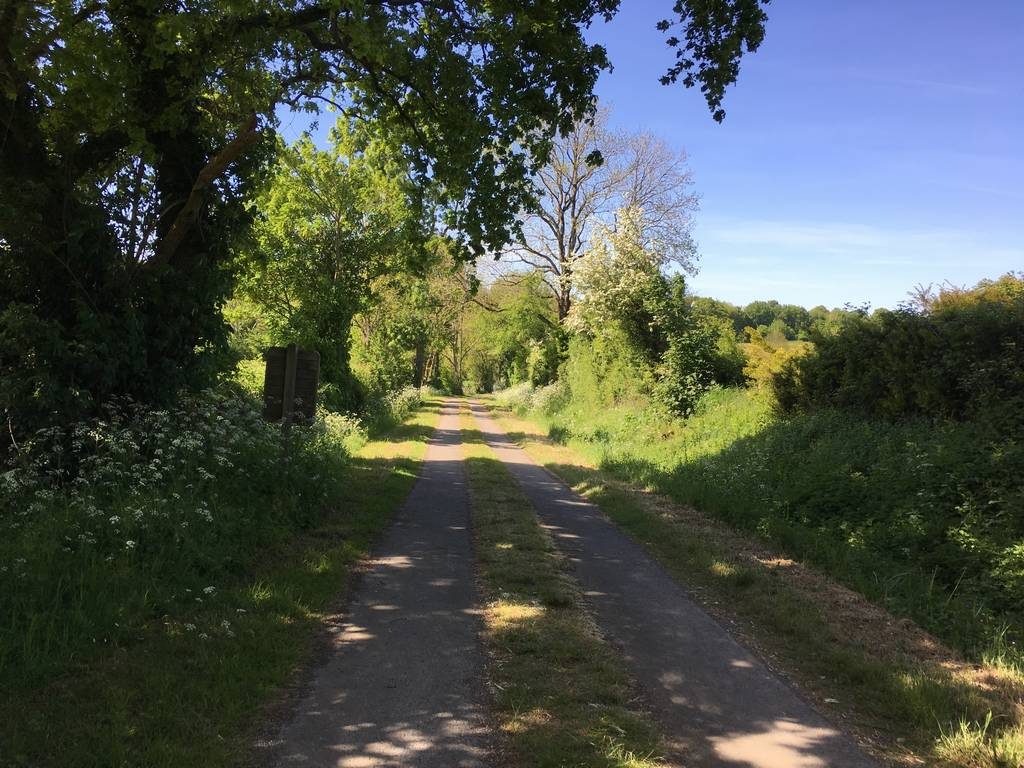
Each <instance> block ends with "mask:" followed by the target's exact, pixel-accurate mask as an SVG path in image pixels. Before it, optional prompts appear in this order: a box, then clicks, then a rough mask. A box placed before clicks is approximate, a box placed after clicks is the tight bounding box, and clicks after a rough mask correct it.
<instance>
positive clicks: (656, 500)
mask: <svg viewBox="0 0 1024 768" xmlns="http://www.w3.org/2000/svg"><path fill="white" fill-rule="evenodd" d="M495 415H497V416H498V417H499V419H500V421H501V422H502V424H503V426H504V427H505V428H506V429H507V431H508V432H509V433H510V436H511V437H513V438H514V439H516V440H517V441H518V442H519V443H520V444H521V445H522V446H523V447H524V448H525V449H526V450H527V451H528V452H529V453H530V455H531V456H533V458H534V459H535V460H537V461H539V462H540V463H542V464H544V465H545V466H546V467H548V468H549V469H551V470H552V471H554V472H556V473H557V474H559V475H560V476H561V477H562V478H563V479H564V480H565V481H566V482H567V483H568V484H569V485H571V486H572V487H573V488H574V489H575V490H576V491H577V492H578V493H580V494H581V495H583V496H585V497H587V498H588V499H590V500H591V501H593V502H595V503H596V504H597V505H598V506H599V507H600V508H601V509H602V511H603V512H604V513H605V514H606V515H608V517H609V518H611V519H612V520H613V521H614V522H615V523H617V524H618V525H619V526H620V527H622V528H623V529H624V530H625V531H626V532H628V533H629V534H630V535H631V536H632V537H633V538H634V539H636V540H637V541H639V542H640V543H642V544H643V545H645V546H646V547H647V548H648V549H649V550H650V551H651V553H652V554H653V555H654V556H655V557H656V558H657V559H658V560H659V561H660V562H661V563H662V564H663V565H664V566H665V567H666V568H668V569H669V571H670V572H672V573H673V575H675V576H676V577H677V578H678V580H679V581H680V582H681V583H683V584H685V585H686V586H687V588H688V589H689V590H690V591H691V593H692V594H693V595H694V596H695V597H696V598H697V599H698V600H699V601H700V602H701V603H702V604H703V605H704V606H705V607H706V608H707V609H708V611H709V612H710V613H712V614H713V615H716V616H717V617H718V618H719V619H720V620H721V621H723V622H724V623H726V624H728V625H729V626H730V628H731V629H732V631H734V632H735V633H736V634H738V635H739V636H740V637H741V638H742V639H744V641H745V642H746V643H747V644H748V645H750V646H752V647H753V648H755V649H756V650H758V651H759V652H760V653H761V655H762V656H764V657H765V658H766V660H767V661H768V662H769V664H770V665H771V666H773V667H774V668H776V669H777V670H779V671H781V672H783V673H784V674H786V675H787V676H788V677H790V678H792V679H794V680H795V681H796V682H797V683H798V684H800V686H801V688H803V689H804V690H805V691H807V692H808V693H809V694H810V695H811V697H812V698H813V699H814V700H815V701H816V703H817V704H818V706H819V708H820V709H822V710H823V711H825V712H826V713H829V714H830V716H831V717H832V719H833V720H835V721H837V722H841V723H844V724H845V725H846V726H848V727H849V728H850V729H851V730H853V731H854V732H855V733H856V734H857V735H858V736H860V737H861V739H862V741H864V742H865V743H866V744H867V745H868V746H869V748H870V749H871V750H872V751H873V752H875V753H876V754H878V755H879V756H881V757H882V758H883V759H885V760H887V761H889V762H891V763H893V764H903V765H914V764H922V763H924V764H928V765H935V764H940V765H951V766H970V767H971V768H997V767H998V768H1017V767H1018V766H1020V765H1024V705H1022V702H1024V674H1022V673H1021V671H1020V670H1019V669H1016V668H1014V667H1012V666H999V665H993V664H968V663H966V662H964V661H962V660H961V659H960V658H959V657H958V656H957V655H956V654H955V653H953V652H952V651H950V650H949V649H948V648H946V647H944V646H943V645H942V644H941V643H939V642H938V641H937V640H935V639H934V638H933V637H931V636H930V635H928V634H927V633H925V632H924V631H922V630H920V629H919V628H918V627H917V626H916V625H914V624H912V623H911V622H909V621H907V620H897V619H895V618H894V617H893V616H891V615H890V614H888V613H886V612H885V611H884V610H882V609H881V608H879V607H877V606H875V605H873V604H871V603H870V602H868V601H867V600H866V599H864V598H863V597H862V596H860V595H858V594H857V593H854V592H853V591H851V590H848V589H845V588H844V587H841V586H840V585H838V584H836V583H834V582H832V581H831V580H829V579H827V578H825V577H823V576H822V575H821V574H819V573H817V572H815V571H813V570H812V569H809V568H806V567H804V566H802V565H801V564H799V563H795V562H794V561H792V560H790V559H788V558H785V557H780V556H779V555H778V554H777V553H775V552H772V551H771V550H770V548H769V547H767V545H766V544H765V543H764V542H763V541H761V540H759V539H757V538H754V537H751V536H749V535H745V534H742V533H739V532H737V531H736V530H734V529H731V528H729V527H728V526H726V525H724V524H723V523H721V522H718V521H715V520H712V519H710V518H708V517H706V516H703V515H701V514H700V513H698V512H696V511H694V510H692V509H688V508H686V507H681V506H679V505H677V504H674V503H672V502H671V501H669V500H668V499H666V498H664V497H660V496H656V495H654V494H650V493H646V492H643V491H641V490H639V489H637V488H635V487H632V486H629V485H628V484H625V483H623V482H621V481H617V480H616V479H614V478H613V477H612V476H610V475H609V474H608V473H606V472H602V471H600V470H598V469H597V468H596V467H595V466H594V464H593V463H591V462H589V461H588V460H587V459H586V458H584V457H582V456H581V455H580V454H579V453H577V452H576V451H574V450H573V449H572V448H570V447H568V446H565V445H560V444H558V443H556V442H554V441H552V440H550V439H548V437H547V436H546V435H545V434H543V432H541V431H540V430H539V429H538V428H537V426H536V425H534V424H533V423H531V422H528V421H525V420H522V419H516V418H513V417H511V416H509V415H508V414H503V413H502V412H500V411H499V412H497V413H496V414H495Z"/></svg>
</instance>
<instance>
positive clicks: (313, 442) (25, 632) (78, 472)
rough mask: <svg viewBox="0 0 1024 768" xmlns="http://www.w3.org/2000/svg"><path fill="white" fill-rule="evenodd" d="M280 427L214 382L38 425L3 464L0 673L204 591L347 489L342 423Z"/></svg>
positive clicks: (98, 641)
mask: <svg viewBox="0 0 1024 768" xmlns="http://www.w3.org/2000/svg"><path fill="white" fill-rule="evenodd" d="M338 426H339V425H337V424H332V423H329V422H328V423H325V422H323V421H317V422H316V423H314V424H311V425H308V426H301V425H297V426H294V427H292V428H291V429H290V430H288V431H287V432H283V431H282V430H281V428H280V426H278V425H273V424H269V423H267V422H265V421H263V420H262V418H261V416H260V409H259V403H258V402H257V401H255V400H252V399H249V398H247V397H244V396H240V395H237V394H231V393H225V392H214V391H207V392H204V393H201V394H199V395H194V396H186V397H184V398H182V399H181V400H180V401H179V403H178V404H177V405H176V406H175V407H173V408H168V409H154V408H152V407H144V406H141V405H137V404H134V403H133V402H132V401H130V400H121V401H117V402H112V403H108V404H107V405H106V406H105V407H104V408H103V409H102V413H101V415H100V416H97V417H95V418H92V419H88V420H84V421H81V422H78V423H75V424H72V425H70V426H67V427H51V428H47V429H43V430H40V431H37V432H35V433H33V434H32V435H31V436H29V437H28V438H27V439H25V440H23V441H21V442H20V443H19V446H18V449H17V450H12V453H11V455H10V457H9V459H8V460H7V461H6V463H5V465H4V466H3V468H2V470H0V491H2V492H0V615H3V616H4V621H3V622H2V623H0V679H9V676H11V675H18V676H34V675H38V674H42V673H45V672H46V671H48V670H49V671H52V670H53V669H54V668H58V669H59V668H60V667H61V665H63V664H66V663H67V662H68V661H70V660H71V659H72V658H75V657H77V656H79V655H81V654H83V653H88V652H89V649H91V648H94V647H96V646H102V645H104V644H114V645H116V644H118V643H120V642H127V641H129V640H130V638H131V637H132V632H133V629H134V628H137V627H138V626H139V625H140V623H141V622H145V621H148V620H152V619H155V618H158V617H160V616H162V615H164V614H165V613H170V612H172V611H173V607H174V606H175V605H176V604H183V603H189V602H194V601H196V600H202V599H203V596H204V592H209V591H210V590H211V589H212V588H213V585H214V584H216V583H217V582H218V580H219V579H222V578H223V577H225V576H226V575H229V574H231V573H233V572H235V571H237V570H238V569H240V568H242V567H243V566H244V564H245V563H246V562H247V561H248V560H249V559H250V558H251V557H252V556H253V554H254V553H255V552H256V551H258V550H259V549H260V548H261V547H263V546H266V545H267V544H269V543H272V542H274V541H276V540H279V539H281V538H283V537H286V536H288V535H289V533H290V532H292V531H294V530H297V529H301V528H305V527H307V526H309V525H311V524H313V523H314V522H316V521H317V519H318V518H319V515H320V514H321V512H322V510H324V509H325V508H326V505H327V504H329V503H330V500H331V499H332V498H336V496H337V495H338V491H339V488H338V485H337V484H338V483H339V482H341V480H340V478H341V476H342V473H341V471H340V470H341V468H342V466H343V464H344V462H345V458H346V451H345V442H346V440H348V439H350V435H349V434H348V430H347V428H346V429H342V430H340V431H339V430H338Z"/></svg>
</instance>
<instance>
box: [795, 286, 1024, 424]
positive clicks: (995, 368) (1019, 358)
mask: <svg viewBox="0 0 1024 768" xmlns="http://www.w3.org/2000/svg"><path fill="white" fill-rule="evenodd" d="M813 341H814V344H815V351H814V353H813V354H811V355H808V356H806V357H803V358H800V359H797V360H794V361H793V362H792V363H791V364H789V365H788V366H786V367H785V368H784V369H783V371H782V372H781V373H780V375H779V376H777V377H776V381H775V391H776V395H777V397H778V400H779V403H780V405H782V406H783V408H784V409H785V410H789V411H792V410H797V409H801V408H805V409H806V408H813V407H822V406H838V407H841V408H851V409H854V410H857V411H859V412H861V413H868V414H875V415H879V416H884V417H888V418H895V417H904V416H915V415H921V416H930V417H953V418H964V417H966V416H969V415H972V414H977V413H979V412H980V411H983V410H988V409H992V408H995V409H998V411H999V413H1000V417H1001V418H1004V417H1006V416H1007V415H1009V414H1016V416H1015V418H1016V420H1017V423H1018V424H1020V423H1022V422H1021V414H1022V413H1024V278H1022V277H1019V276H1014V275H1006V276H1004V277H1003V278H1001V279H999V280H997V281H986V282H983V283H980V284H979V285H978V286H976V287H975V288H973V289H971V290H961V289H945V290H943V291H941V292H939V293H938V294H937V295H925V296H923V297H922V298H921V300H920V302H919V304H918V306H916V307H905V308H902V309H899V310H896V311H889V310H880V311H878V312H876V313H874V314H873V315H870V316H869V315H867V314H866V313H863V312H862V313H859V314H854V315H851V316H848V317H847V318H846V319H845V321H844V322H843V324H842V326H841V328H840V330H839V331H838V332H837V333H835V334H833V335H823V334H817V335H815V336H814V338H813Z"/></svg>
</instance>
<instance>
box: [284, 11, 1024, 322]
mask: <svg viewBox="0 0 1024 768" xmlns="http://www.w3.org/2000/svg"><path fill="white" fill-rule="evenodd" d="M671 5H672V2H671V0H623V2H622V9H621V11H620V12H619V14H618V15H617V16H616V17H615V19H614V20H613V21H612V22H610V23H607V24H605V23H597V24H595V25H594V26H593V27H592V28H591V30H590V31H589V33H588V34H589V37H590V39H591V40H592V41H594V42H599V43H601V44H602V45H604V46H605V47H606V48H607V49H608V52H609V55H610V58H611V60H612V63H613V64H614V67H615V68H614V71H613V72H610V73H604V74H603V75H602V77H601V80H600V82H599V84H598V95H599V96H600V98H601V100H602V102H604V103H605V104H608V105H610V106H611V107H612V122H613V124H615V125H617V126H619V127H622V128H630V129H647V130H651V131H652V132H654V133H657V134H658V135H660V136H662V137H663V138H665V139H666V140H667V141H669V142H670V143H671V144H673V145H675V146H677V147H680V148H683V149H685V150H686V151H687V153H688V154H689V157H690V166H691V168H692V169H693V172H694V178H695V181H696V191H697V192H698V194H699V195H700V196H701V210H700V212H699V213H698V215H697V218H696V237H697V241H698V244H699V247H700V253H701V260H700V272H699V274H698V275H697V277H696V278H694V279H693V281H692V282H691V286H692V288H693V290H695V291H696V292H697V293H701V294H704V295H710V296H715V297H717V298H721V299H725V300H727V301H732V302H734V303H741V304H744V303H747V302H749V301H752V300H754V299H760V298H776V299H779V300H780V301H784V302H793V303H798V304H803V305H805V306H814V305H817V304H825V305H827V306H842V305H843V304H846V303H848V302H849V303H855V304H863V303H866V302H867V303H870V304H872V305H873V306H895V305H896V304H897V303H899V302H900V301H902V300H903V299H905V298H906V295H907V292H908V291H909V290H910V289H911V288H913V287H914V286H915V285H917V284H927V283H936V284H937V283H942V282H943V281H950V282H952V283H955V284H958V285H963V284H974V283H976V282H977V281H978V280H980V279H982V278H985V277H997V276H999V275H1000V274H1003V273H1005V272H1007V271H1010V270H1024V186H1022V180H1024V0H978V1H977V2H975V3H965V2H963V1H962V0H774V2H773V3H772V4H771V5H770V6H769V7H768V14H769V17H770V18H769V22H768V30H767V36H766V39H765V42H764V44H763V45H762V46H761V48H760V50H758V52H757V53H756V54H754V55H752V56H748V57H745V58H744V60H743V63H742V67H741V72H740V79H739V82H738V84H737V85H736V86H734V87H733V88H731V89H730V90H729V92H728V94H727V96H726V102H725V109H726V111H727V115H726V118H725V122H724V123H722V124H718V123H715V122H714V120H712V119H711V116H710V113H709V112H708V110H707V107H706V105H705V103H704V100H703V98H702V96H701V94H700V93H699V92H698V91H696V90H685V89H683V88H682V87H681V86H674V87H672V86H669V87H665V86H662V85H660V84H659V83H658V77H659V76H660V75H661V74H662V73H663V72H664V70H665V69H666V68H667V67H668V65H669V64H670V63H671V61H672V52H671V51H670V50H669V49H668V47H667V46H666V45H665V43H664V36H663V35H662V34H661V33H659V32H658V31H657V30H656V29H655V24H656V23H657V21H658V20H659V19H660V18H663V17H664V16H665V15H666V14H667V13H668V11H669V10H670V8H671ZM282 117H283V121H282V130H283V131H284V133H285V135H286V136H288V137H289V138H292V137H294V136H295V135H297V133H298V132H299V131H301V130H302V128H303V127H305V124H306V123H307V121H308V118H307V116H302V115H298V116H294V117H292V116H286V115H282ZM332 122H333V120H332V119H331V118H330V117H329V116H327V115H324V116H323V117H322V118H321V123H322V124H324V125H325V126H326V125H327V124H330V123H332Z"/></svg>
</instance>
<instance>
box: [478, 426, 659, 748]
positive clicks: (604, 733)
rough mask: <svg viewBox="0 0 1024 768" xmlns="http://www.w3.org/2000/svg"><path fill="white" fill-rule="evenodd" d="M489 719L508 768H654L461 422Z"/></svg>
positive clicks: (572, 595)
mask: <svg viewBox="0 0 1024 768" xmlns="http://www.w3.org/2000/svg"><path fill="white" fill-rule="evenodd" d="M462 427H463V430H462V431H463V435H464V451H465V457H466V467H467V474H468V477H469V488H470V498H471V500H472V514H473V534H474V544H475V547H476V552H477V558H478V562H479V567H480V575H481V579H482V584H483V593H484V597H485V601H486V610H485V627H486V629H485V642H486V647H487V651H488V656H489V659H490V661H489V664H488V675H489V678H490V684H491V687H492V689H493V691H494V695H495V705H496V710H497V712H496V716H497V719H498V722H499V724H500V728H501V731H502V732H503V735H504V738H505V741H506V743H507V744H508V746H509V748H510V749H511V752H512V755H511V758H512V759H511V762H510V764H511V765H516V766H530V767H531V768H534V767H535V768H561V766H569V765H586V766H593V768H654V767H655V766H658V765H659V764H660V763H659V760H658V759H657V755H658V743H659V738H658V735H657V733H656V732H655V730H654V727H653V726H652V725H651V723H650V721H649V720H648V718H647V717H645V715H644V713H643V712H642V711H640V710H639V709H638V707H637V706H636V701H635V697H634V696H633V692H632V690H631V686H630V681H629V679H628V677H627V675H626V672H625V670H624V667H623V665H622V661H621V659H619V657H618V656H617V654H616V653H615V651H614V650H613V649H612V648H611V647H609V646H608V644H607V643H605V642H604V640H603V639H602V638H601V637H600V635H599V634H598V632H597V629H596V628H595V626H594V624H593V622H592V621H591V619H590V617H589V616H588V614H587V613H586V611H585V610H584V607H583V604H582V596H581V594H580V590H579V587H578V586H577V585H576V583H575V581H574V580H573V579H572V578H571V576H570V575H569V574H568V573H567V571H566V567H565V564H564V561H563V559H562V558H561V556H560V555H559V554H558V553H557V552H556V551H555V548H554V546H553V544H552V542H551V539H550V537H549V536H548V534H547V532H546V531H545V530H544V529H543V528H542V527H541V525H540V523H539V522H538V520H537V517H536V515H535V513H534V510H533V508H532V507H531V505H530V503H529V501H528V500H527V499H526V497H525V496H524V495H523V493H522V491H521V490H520V489H519V486H518V484H517V483H516V481H515V480H514V479H513V478H512V477H511V475H510V474H509V472H508V470H507V469H506V468H505V467H504V466H503V465H502V463H501V462H500V461H498V459H497V458H495V456H494V454H493V452H492V451H491V449H490V448H489V447H488V446H487V445H486V444H484V442H483V438H482V436H481V434H480V431H479V430H478V429H477V427H476V424H475V420H474V419H473V417H472V416H470V415H469V414H464V415H463V418H462Z"/></svg>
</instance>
